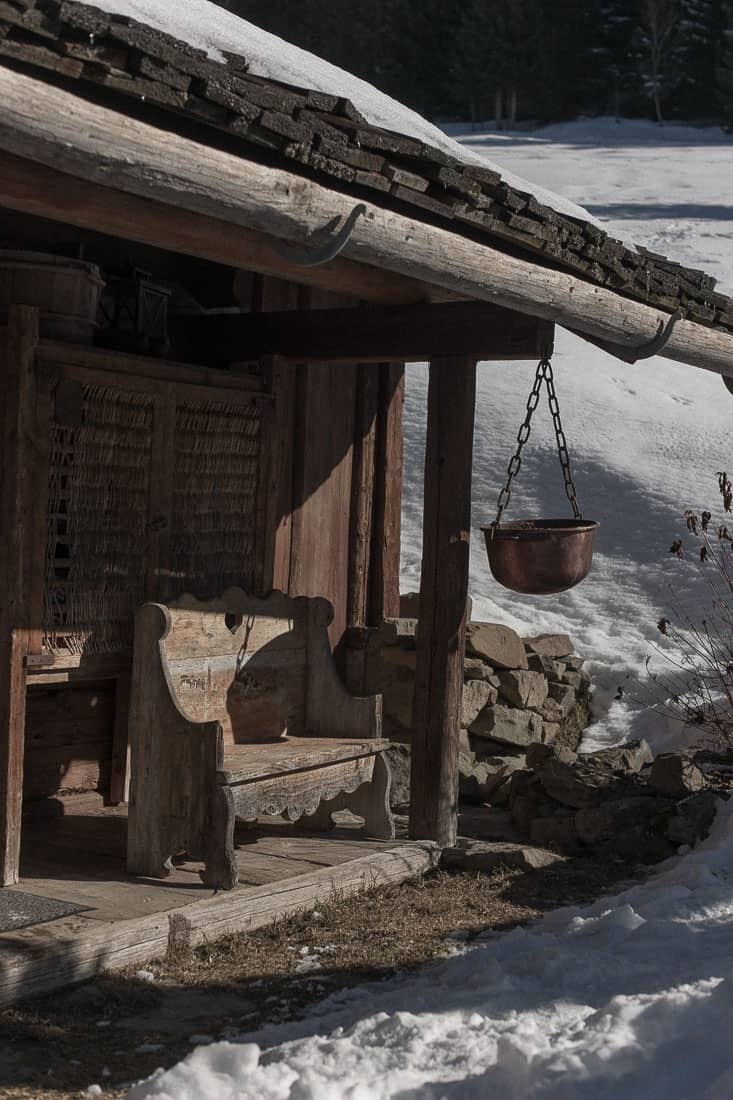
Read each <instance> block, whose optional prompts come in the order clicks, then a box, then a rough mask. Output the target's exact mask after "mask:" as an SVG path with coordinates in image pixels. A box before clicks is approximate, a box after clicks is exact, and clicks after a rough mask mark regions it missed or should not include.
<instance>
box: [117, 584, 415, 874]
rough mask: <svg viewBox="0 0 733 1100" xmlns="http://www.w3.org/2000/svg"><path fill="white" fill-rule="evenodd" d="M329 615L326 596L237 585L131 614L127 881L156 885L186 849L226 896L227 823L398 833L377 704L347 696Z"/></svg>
mask: <svg viewBox="0 0 733 1100" xmlns="http://www.w3.org/2000/svg"><path fill="white" fill-rule="evenodd" d="M332 615H333V612H332V608H331V605H330V604H329V603H328V602H327V601H326V600H321V599H306V598H301V599H290V598H288V597H286V596H283V595H281V594H280V593H277V592H276V593H273V594H272V595H271V596H269V597H268V598H267V599H254V598H252V597H249V596H247V595H246V594H245V593H244V592H243V591H241V589H236V588H232V589H228V590H227V591H226V592H225V593H224V596H223V597H222V598H221V599H220V600H215V601H211V602H208V603H199V602H198V601H197V600H195V599H194V598H193V597H190V596H184V597H182V598H181V599H180V600H178V601H176V602H175V603H172V604H169V605H168V606H164V605H162V604H156V603H148V604H144V605H143V606H142V607H140V608H139V609H138V611H137V615H136V620H135V645H134V659H133V673H132V686H131V699H130V750H131V771H132V781H131V790H130V806H129V823H128V849H127V866H128V871H130V872H131V873H132V874H137V875H148V876H152V877H155V878H164V877H165V876H166V875H168V874H169V873H170V870H171V866H172V864H171V860H172V858H173V857H175V856H177V855H180V854H182V853H187V855H188V856H189V858H191V859H196V860H203V862H204V864H205V868H204V871H203V872H202V875H201V877H202V879H203V881H204V882H205V883H206V884H207V885H209V886H213V887H217V888H223V889H231V888H232V887H233V886H234V885H235V884H236V882H237V861H236V858H235V853H234V823H235V819H236V818H239V819H242V820H244V821H250V822H251V821H254V820H255V819H256V818H257V817H259V816H260V815H263V814H286V815H287V816H288V818H289V819H290V820H297V819H298V818H300V817H301V816H303V815H304V816H305V821H306V823H308V824H310V825H311V826H313V827H325V826H327V825H328V824H329V823H330V818H331V814H332V813H333V811H334V810H336V809H350V810H352V811H353V812H354V813H356V814H358V815H359V816H361V817H363V818H364V820H365V828H366V832H367V834H368V835H371V836H374V837H379V838H387V839H389V838H392V837H393V836H394V822H393V819H392V816H391V813H390V809H389V785H390V774H389V765H388V763H387V759H386V757H385V756H384V752H383V750H384V749H386V748H387V746H388V744H389V742H388V741H385V740H383V739H381V737H380V733H381V696H371V697H368V698H356V697H354V696H352V695H350V694H349V693H348V692H347V691H346V689H345V688H344V686H343V684H342V682H341V680H340V678H339V676H338V673H337V671H336V668H335V666H334V663H333V658H332V655H331V650H330V646H329V642H328V634H327V627H328V625H329V623H330V622H331V619H332Z"/></svg>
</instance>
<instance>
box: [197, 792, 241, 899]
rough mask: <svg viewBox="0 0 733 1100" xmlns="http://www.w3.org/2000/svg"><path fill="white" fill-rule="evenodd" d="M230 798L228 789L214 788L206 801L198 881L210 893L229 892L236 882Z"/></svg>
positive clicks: (232, 806) (232, 815) (235, 858)
mask: <svg viewBox="0 0 733 1100" xmlns="http://www.w3.org/2000/svg"><path fill="white" fill-rule="evenodd" d="M234 822H235V814H234V798H233V797H232V792H231V790H230V789H229V787H215V788H214V790H213V791H212V794H211V798H210V801H209V815H208V820H207V823H206V837H205V841H204V869H203V871H201V881H202V882H203V883H204V885H205V886H210V887H212V888H213V889H214V890H232V889H233V888H234V887H235V886H236V885H237V882H238V881H239V868H238V867H237V857H236V855H235V854H234Z"/></svg>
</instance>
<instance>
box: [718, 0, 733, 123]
mask: <svg viewBox="0 0 733 1100" xmlns="http://www.w3.org/2000/svg"><path fill="white" fill-rule="evenodd" d="M722 15H723V25H722V34H721V56H720V63H719V65H718V69H717V80H718V99H719V103H720V108H721V112H722V122H723V126H724V127H725V128H726V130H730V131H733V0H728V2H727V3H726V4H725V5H724V7H723V13H722Z"/></svg>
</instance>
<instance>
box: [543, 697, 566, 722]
mask: <svg viewBox="0 0 733 1100" xmlns="http://www.w3.org/2000/svg"><path fill="white" fill-rule="evenodd" d="M540 716H541V717H542V718H544V720H545V721H546V722H562V719H563V713H562V707H561V706H560V704H559V703H557V702H556V701H555V700H554V699H550V698H549V696H548V698H547V699H545V701H544V703H543V704H542V706H541V707H540Z"/></svg>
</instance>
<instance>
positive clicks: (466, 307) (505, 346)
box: [171, 302, 553, 364]
mask: <svg viewBox="0 0 733 1100" xmlns="http://www.w3.org/2000/svg"><path fill="white" fill-rule="evenodd" d="M171 325H172V335H173V337H174V340H176V342H179V341H180V345H181V346H182V347H183V346H185V347H186V349H187V353H188V354H189V355H190V356H191V358H193V359H195V360H199V359H200V360H201V361H204V360H206V361H207V362H209V363H212V364H214V363H215V362H224V363H231V362H235V361H236V360H241V359H250V358H251V359H258V358H259V357H260V356H263V355H280V356H283V357H284V358H286V359H295V360H297V361H298V362H307V361H309V360H312V361H315V362H322V361H326V360H330V361H337V362H338V361H343V362H354V363H366V362H370V361H371V362H376V363H383V362H387V361H390V360H400V361H405V362H423V361H425V360H428V359H430V358H435V357H436V356H446V355H450V354H452V355H471V356H473V357H474V358H475V359H483V360H486V359H498V360H512V359H537V358H539V356H540V355H541V354H542V352H543V351H546V350H548V349H549V348H551V346H552V335H553V325H552V324H551V323H550V322H548V321H541V320H539V319H538V318H536V317H529V316H527V315H526V314H523V313H517V312H516V311H513V310H508V309H502V308H501V307H500V306H494V305H489V304H487V303H485V302H444V303H442V304H435V305H430V304H427V305H426V304H422V305H402V306H365V307H364V308H362V309H314V310H293V311H288V312H282V313H240V314H236V313H234V314H232V313H218V314H208V315H205V316H192V317H179V318H171ZM212 357H213V358H212Z"/></svg>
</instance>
